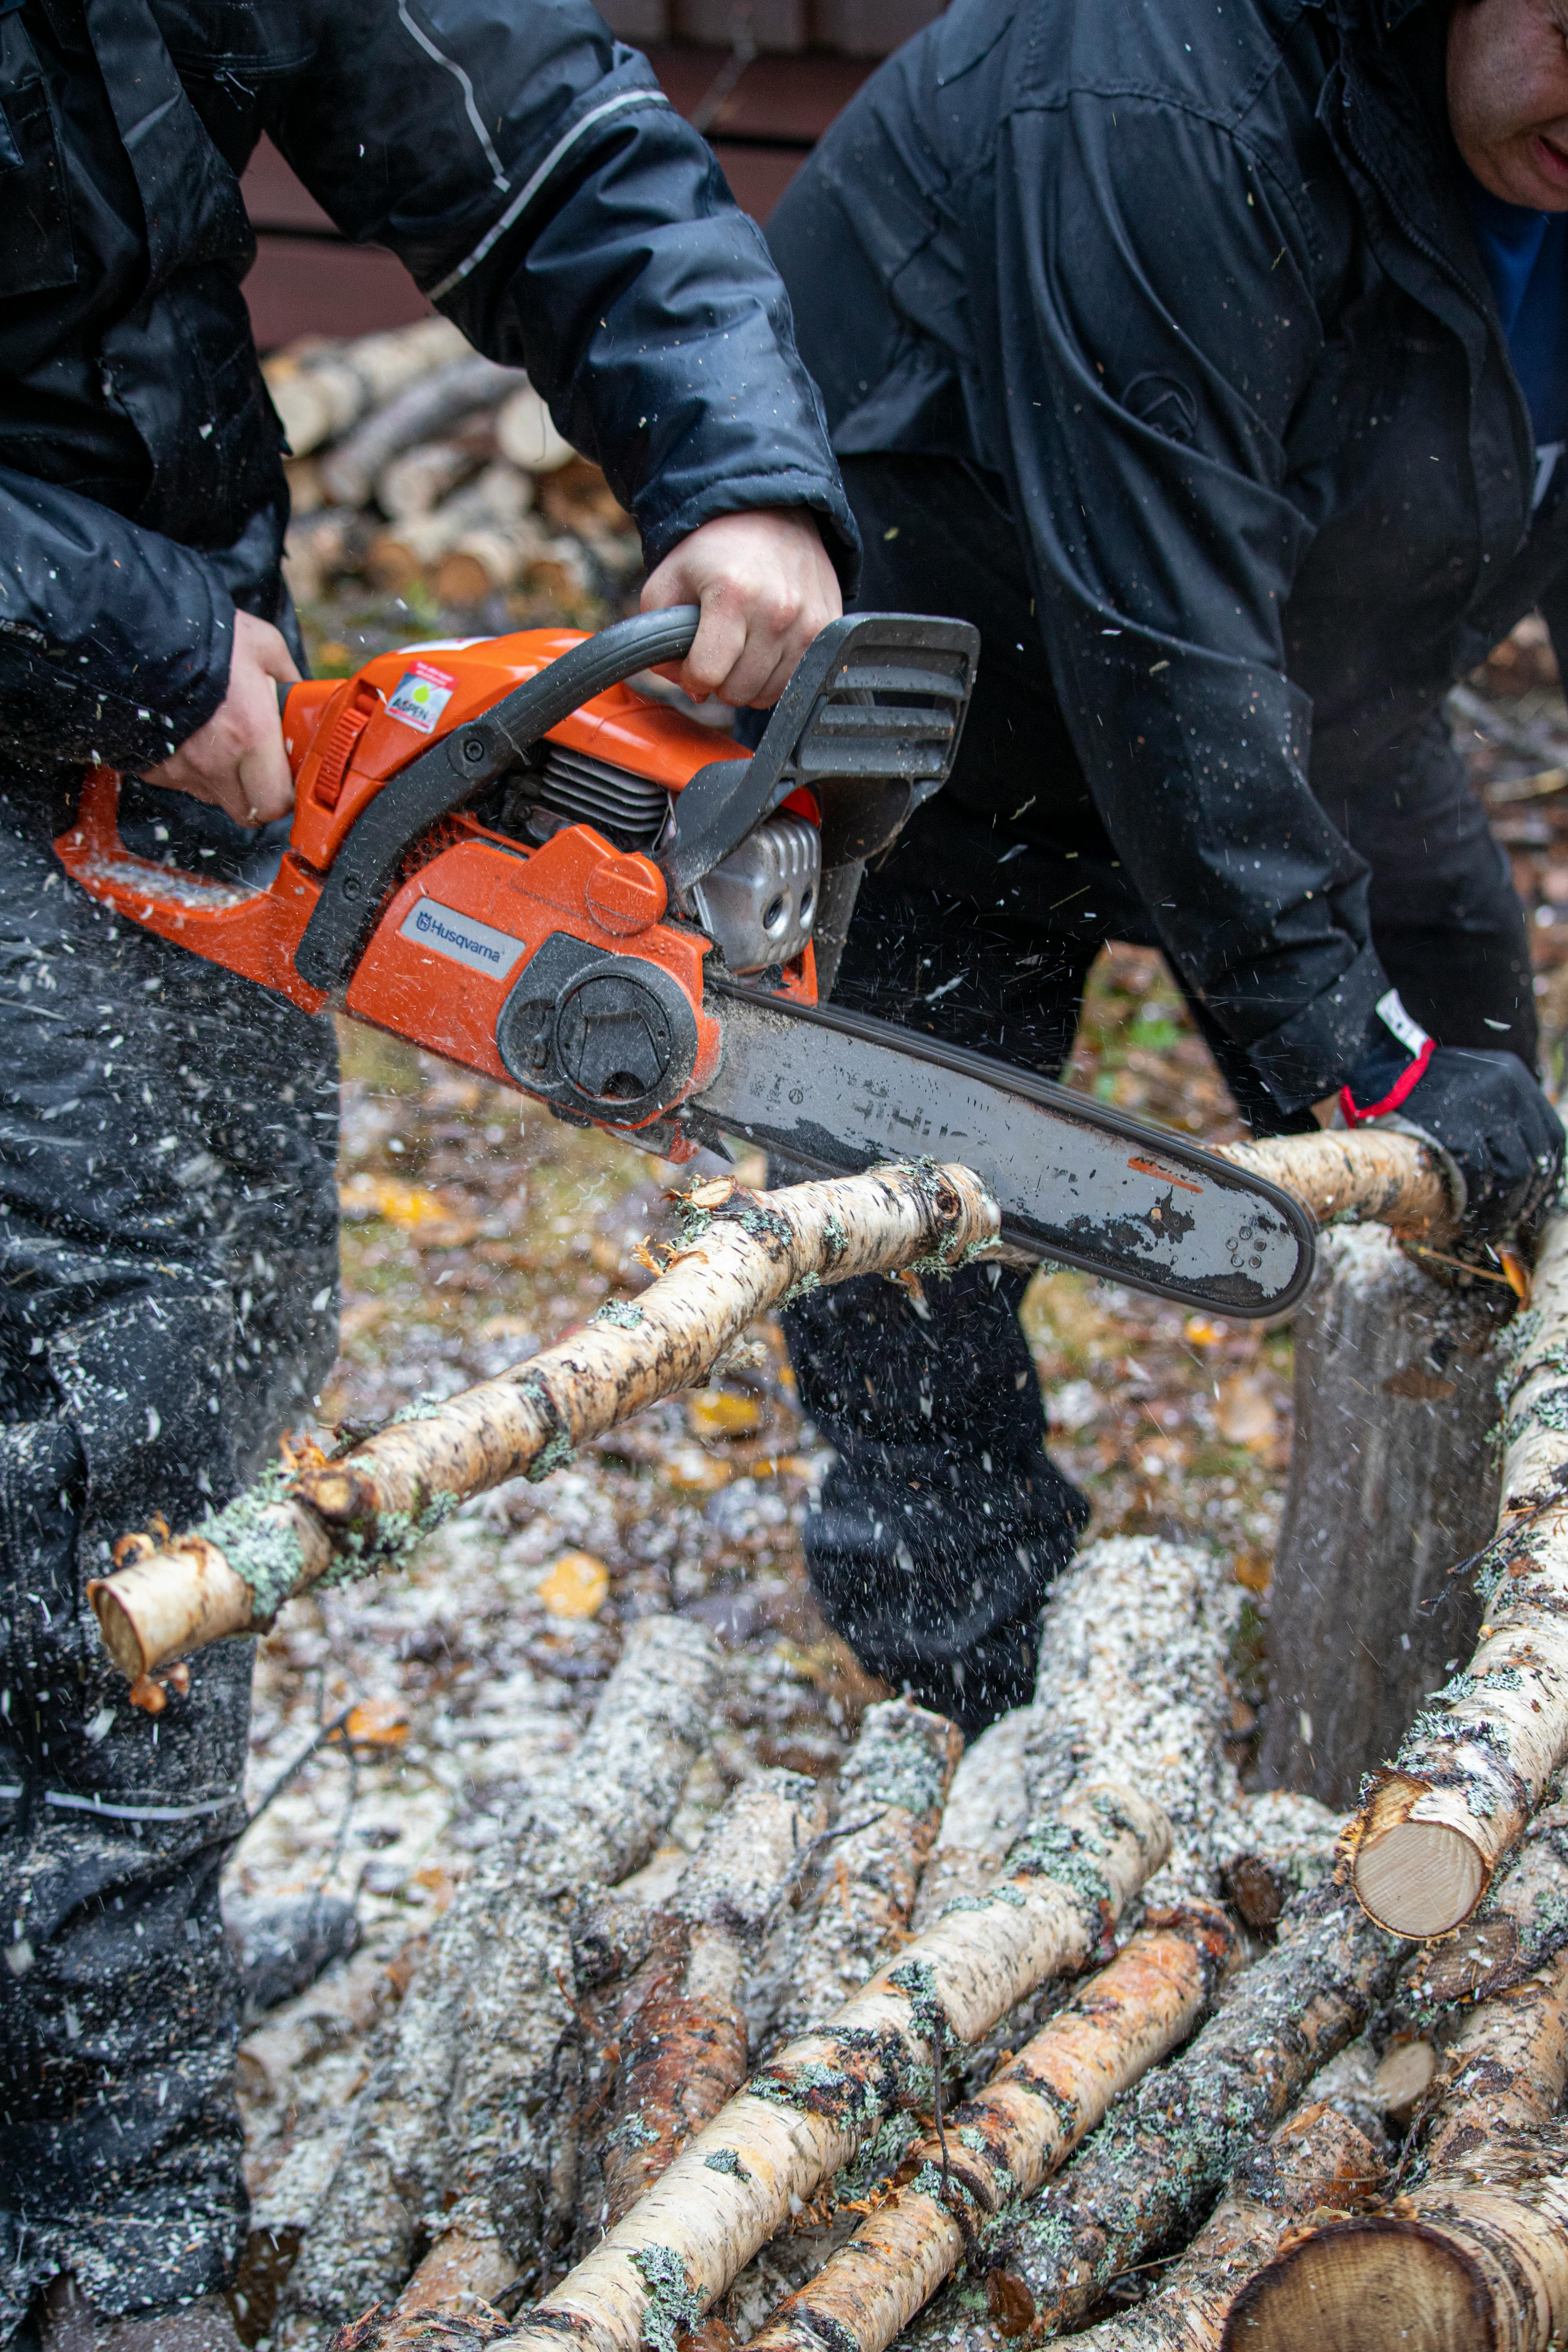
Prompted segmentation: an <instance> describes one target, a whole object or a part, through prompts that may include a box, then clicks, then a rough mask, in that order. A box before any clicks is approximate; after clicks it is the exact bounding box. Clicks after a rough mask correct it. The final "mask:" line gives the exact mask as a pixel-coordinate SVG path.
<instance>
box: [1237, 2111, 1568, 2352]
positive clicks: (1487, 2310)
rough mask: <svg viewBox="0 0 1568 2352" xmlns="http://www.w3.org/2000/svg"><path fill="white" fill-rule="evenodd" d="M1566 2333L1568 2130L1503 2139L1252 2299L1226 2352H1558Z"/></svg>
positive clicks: (1248, 2294)
mask: <svg viewBox="0 0 1568 2352" xmlns="http://www.w3.org/2000/svg"><path fill="white" fill-rule="evenodd" d="M1564 2328H1568V2130H1565V2129H1564V2128H1563V2126H1562V2125H1554V2126H1546V2127H1545V2128H1544V2129H1542V2131H1540V2132H1538V2133H1534V2134H1521V2133H1516V2132H1499V2133H1498V2134H1497V2135H1496V2136H1495V2137H1493V2138H1492V2139H1491V2141H1490V2142H1489V2144H1488V2145H1487V2146H1486V2147H1482V2148H1478V2149H1477V2150H1476V2151H1475V2152H1474V2153H1473V2154H1472V2155H1471V2156H1470V2157H1469V2158H1467V2159H1466V2160H1465V2161H1463V2162H1462V2163H1460V2164H1458V2165H1456V2166H1455V2167H1454V2168H1452V2169H1451V2170H1449V2171H1447V2172H1446V2173H1445V2174H1444V2175H1443V2177H1442V2179H1440V2180H1433V2181H1431V2182H1429V2183H1428V2184H1427V2185H1426V2187H1425V2188H1424V2189H1420V2190H1418V2191H1417V2192H1416V2193H1415V2195H1414V2196H1413V2197H1409V2198H1405V2197H1401V2198H1398V2199H1396V2200H1395V2201H1394V2210H1392V2211H1390V2212H1388V2213H1382V2214H1376V2215H1373V2216H1369V2217H1368V2218H1367V2219H1366V2220H1364V2221H1345V2222H1339V2223H1336V2224H1334V2225H1333V2226H1332V2227H1331V2228H1328V2229H1324V2230H1317V2231H1312V2232H1311V2233H1310V2235H1309V2236H1307V2237H1305V2238H1303V2239H1300V2240H1298V2241H1297V2242H1295V2243H1294V2244H1292V2245H1288V2246H1287V2247H1285V2248H1284V2250H1283V2251H1282V2252H1280V2253H1279V2254H1278V2255H1277V2256H1276V2257H1275V2259H1274V2261H1273V2262H1272V2263H1268V2265H1267V2266H1266V2267H1265V2268H1264V2269H1263V2270H1261V2271H1258V2273H1255V2275H1254V2276H1253V2277H1252V2278H1250V2279H1249V2280H1248V2281H1247V2284H1246V2285H1245V2286H1244V2287H1243V2288H1242V2290H1241V2292H1240V2293H1239V2294H1238V2295H1237V2298H1236V2301H1235V2303H1234V2305H1232V2307H1231V2312H1230V2316H1229V2318H1228V2320H1227V2321H1226V2330H1225V2334H1224V2336H1223V2337H1222V2339H1221V2343H1222V2347H1223V2352H1309V2347H1310V2352H1383V2347H1384V2346H1387V2347H1389V2352H1548V2347H1549V2346H1551V2345H1552V2344H1556V2343H1561V2341H1562V2338H1563V2329H1564Z"/></svg>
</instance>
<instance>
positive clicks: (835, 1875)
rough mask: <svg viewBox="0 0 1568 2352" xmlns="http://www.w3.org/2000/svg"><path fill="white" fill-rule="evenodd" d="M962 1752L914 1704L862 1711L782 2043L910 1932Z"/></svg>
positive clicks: (800, 1947) (946, 1726) (781, 2021)
mask: <svg viewBox="0 0 1568 2352" xmlns="http://www.w3.org/2000/svg"><path fill="white" fill-rule="evenodd" d="M962 1747H963V1738H962V1736H961V1734H960V1732H959V1730H958V1727H957V1726H956V1725H955V1724H952V1723H950V1722H949V1721H948V1719H947V1717H945V1716H943V1715H933V1714H932V1713H931V1711H930V1710H929V1709H928V1708H926V1707H923V1706H915V1704H914V1702H913V1700H912V1699H889V1700H886V1701H884V1702H883V1703H882V1704H881V1705H880V1706H870V1707H868V1708H867V1710H866V1714H865V1717H864V1719H863V1720H862V1723H861V1726H860V1736H859V1738H858V1739H857V1741H856V1743H855V1745H854V1747H853V1748H851V1749H850V1751H849V1754H848V1756H847V1758H846V1759H845V1762H844V1769H843V1770H842V1771H841V1772H840V1774H839V1776H838V1794H837V1820H836V1821H835V1823H834V1827H833V1831H832V1833H831V1835H830V1837H829V1838H828V1839H827V1840H826V1841H825V1842H824V1844H823V1846H822V1849H821V1859H820V1862H819V1864H818V1877H817V1884H816V1887H815V1888H814V1889H813V1890H812V1895H813V1899H814V1903H815V1909H814V1913H813V1916H812V1917H811V1919H810V1922H809V1924H808V1925H807V1927H806V1929H805V1934H804V1935H803V1936H802V1937H801V1938H800V1940H799V1942H798V1943H797V1945H796V1946H795V1949H794V1951H793V1953H792V1955H791V1963H790V1969H789V1981H788V1987H787V1990H786V1993H785V1997H784V2000H783V2002H782V2003H781V2005H780V2009H779V2013H778V2016H777V2017H776V2019H775V2021H774V2034H775V2039H777V2040H778V2041H781V2042H783V2041H793V2040H794V2039H795V2036H796V2035H797V2034H801V2033H805V2032H808V2031H809V2030H810V2028H811V2026H812V2025H813V2024H814V2023H815V2021H816V2019H818V2018H819V2017H831V2016H832V2014H833V2012H834V2011H835V2010H837V2009H840V2008H842V2006H843V2004H844V2003H845V2001H847V2000H848V1999H849V1997H850V1995H851V1994H852V1993H854V1992H857V1991H858V1990H859V1988H860V1986H861V1985H863V1984H864V1983H865V1981H866V1979H867V1978H868V1976H869V1975H870V1973H871V1971H872V1969H874V1968H875V1967H876V1966H877V1964H878V1962H879V1961H880V1960H883V1959H885V1958H888V1957H889V1954H890V1952H891V1951H892V1949H893V1948H894V1946H895V1945H896V1944H897V1942H898V1940H899V1938H900V1936H901V1935H902V1932H903V1930H904V1929H905V1928H906V1927H908V1926H909V1924H910V1914H911V1913H912V1912H913V1909H914V1902H915V1890H916V1888H917V1886H918V1885H919V1883H920V1874H921V1865H922V1864H923V1863H924V1861H925V1858H926V1855H927V1853H929V1852H930V1850H931V1840H932V1838H933V1836H934V1835H935V1833H936V1826H937V1822H938V1821H939V1819H940V1818H941V1814H942V1801H943V1800H944V1798H945V1797H946V1795H947V1792H948V1788H949V1785H950V1784H951V1782H952V1775H953V1769H954V1767H955V1766H956V1764H957V1762H958V1755H959V1750H960V1748H962ZM1000 1858H1001V1857H998V1859H1000ZM991 1874H992V1876H994V1874H995V1871H994V1867H993V1870H992V1873H991Z"/></svg>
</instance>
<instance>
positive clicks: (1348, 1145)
mask: <svg viewBox="0 0 1568 2352" xmlns="http://www.w3.org/2000/svg"><path fill="white" fill-rule="evenodd" d="M1218 1157H1219V1158H1220V1159H1221V1160H1230V1161H1231V1162H1232V1164H1233V1165H1234V1166H1236V1167H1237V1168H1247V1169H1250V1170H1251V1171H1252V1172H1253V1174H1254V1175H1258V1176H1267V1177H1268V1179H1269V1180H1270V1181H1271V1182H1273V1183H1276V1184H1279V1186H1281V1187H1282V1188H1283V1190H1284V1191H1285V1192H1292V1193H1294V1195H1295V1197H1296V1198H1297V1200H1299V1201H1300V1202H1303V1203H1304V1204H1305V1205H1306V1207H1308V1208H1309V1209H1310V1210H1311V1212H1312V1214H1313V1215H1314V1216H1315V1217H1316V1218H1317V1220H1318V1223H1320V1224H1321V1225H1364V1224H1376V1225H1386V1226H1388V1228H1389V1230H1390V1231H1391V1232H1392V1233H1395V1234H1399V1235H1400V1236H1401V1238H1402V1239H1404V1240H1406V1241H1413V1242H1424V1243H1426V1244H1427V1245H1428V1246H1429V1247H1433V1248H1436V1249H1448V1248H1451V1247H1452V1245H1453V1242H1454V1239H1455V1236H1456V1234H1457V1233H1458V1219H1457V1218H1456V1217H1455V1215H1454V1205H1453V1199H1452V1195H1451V1193H1450V1192H1449V1189H1448V1181H1447V1176H1446V1175H1445V1174H1444V1172H1443V1165H1442V1162H1441V1160H1439V1159H1438V1158H1437V1155H1436V1152H1435V1151H1432V1150H1428V1148H1427V1146H1426V1144H1424V1143H1419V1142H1417V1140H1416V1139H1415V1137H1414V1136H1413V1135H1398V1134H1395V1133H1394V1131H1393V1130H1392V1129H1388V1128H1381V1127H1363V1128H1357V1129H1355V1130H1354V1132H1353V1133H1342V1132H1340V1131H1338V1130H1331V1131H1330V1132H1328V1133H1326V1134H1320V1135H1274V1136H1269V1137H1268V1138H1267V1139H1265V1140H1264V1141H1263V1142H1261V1143H1226V1144H1222V1145H1221V1146H1220V1149H1219V1152H1218Z"/></svg>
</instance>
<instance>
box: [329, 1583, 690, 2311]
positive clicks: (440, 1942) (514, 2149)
mask: <svg viewBox="0 0 1568 2352" xmlns="http://www.w3.org/2000/svg"><path fill="white" fill-rule="evenodd" d="M718 1687H719V1656H718V1651H717V1648H716V1645H715V1644H714V1643H713V1641H712V1639H711V1637H710V1635H709V1634H708V1633H705V1632H704V1631H703V1630H702V1629H701V1628H700V1627H699V1626H696V1625H693V1624H692V1623H691V1622H689V1620H688V1619H684V1618H657V1617H656V1618H649V1619H645V1620H643V1621H642V1622H640V1623H638V1624H637V1625H635V1626H634V1627H633V1628H632V1630H631V1632H630V1633H629V1634H628V1637H627V1642H626V1653H625V1655H624V1656H623V1657H622V1659H621V1662H620V1664H619V1665H618V1666H617V1667H616V1671H615V1673H614V1674H613V1675H611V1677H610V1679H609V1681H608V1683H607V1684H606V1685H605V1692H604V1695H603V1696H602V1697H601V1699H600V1701H599V1705H598V1706H597V1708H596V1709H595V1715H594V1718H593V1721H592V1723H591V1724H590V1726H589V1727H588V1729H587V1731H586V1732H585V1733H584V1737H583V1738H582V1740H581V1741H580V1743H579V1745H578V1747H577V1748H576V1750H575V1751H574V1755H573V1756H572V1757H571V1759H569V1761H568V1762H567V1763H566V1764H565V1766H564V1767H563V1769H562V1770H561V1772H560V1774H559V1775H558V1777H557V1779H556V1780H555V1781H554V1782H553V1783H552V1784H551V1785H547V1786H546V1787H544V1788H542V1789H541V1790H538V1791H537V1792H535V1793H534V1794H533V1795H532V1796H531V1798H530V1801H529V1802H528V1804H527V1806H526V1807H525V1809H524V1810H523V1811H522V1812H521V1816H520V1817H519V1819H518V1820H517V1821H516V1822H513V1823H512V1824H510V1826H509V1830H508V1832H507V1834H506V1835H505V1836H504V1837H503V1838H501V1839H500V1840H498V1841H497V1843H495V1844H494V1845H493V1846H491V1847H489V1848H488V1849H487V1850H486V1852H485V1853H484V1855H483V1856H482V1857H481V1859H480V1860H479V1862H478V1863H477V1864H475V1866H474V1869H473V1872H472V1873H471V1874H470V1876H469V1877H468V1879H467V1880H466V1881H465V1882H464V1884H463V1885H462V1886H461V1887H460V1888H459V1889H458V1894H457V1895H456V1897H455V1898H454V1900H453V1902H452V1905H451V1906H450V1908H449V1909H448V1910H447V1913H446V1915H445V1916H444V1917H443V1919H442V1921H441V1924H440V1926H439V1927H438V1928H437V1931H436V1934H435V1936H434V1937H433V1938H432V1943H431V1948H430V1951H429V1953H428V1955H427V1956H426V1959H425V1961H424V1963H423V1965H422V1966H421V1968H420V1969H419V1970H418V1972H417V1974H416V1976H415V1978H414V1980H413V1982H412V1983H411V1984H410V1986H409V1989H408V1991H407V1993H406V1994H405V1998H404V2000H403V2002H402V2004H401V2006H400V2008H399V2009H398V2011H397V2012H396V2015H395V2019H394V2020H393V2021H391V2024H390V2026H389V2029H388V2031H387V2033H386V2036H385V2039H384V2042H383V2043H382V2045H381V2047H380V2048H379V2050H378V2051H377V2053H376V2057H375V2062H374V2064H373V2068H372V2073H371V2075H370V2078H369V2080H368V2082H367V2084H366V2085H365V2088H364V2090H363V2092H362V2094H361V2095H360V2099H359V2102H358V2105H357V2108H356V2113H355V2117H354V2124H353V2132H352V2134H351V2136H350V2138H349V2142H348V2146H347V2147H346V2149H345V2151H344V2153H343V2156H342V2158H341V2160H340V2162H339V2165H338V2168H337V2170H336V2172H335V2174H334V2175H333V2178H332V2181H331V2186H330V2187H329V2189H328V2190H327V2193H326V2196H325V2197H324V2199H323V2200H322V2203H321V2209H320V2210H319V2211H318V2213H317V2215H316V2218H315V2221H314V2223H313V2225H312V2227H311V2229H310V2231H309V2233H308V2234H307V2237H306V2239H305V2242H304V2245H303V2247H302V2248H301V2250H300V2258H299V2261H298V2263H296V2265H295V2268H294V2272H293V2274H292V2276H291V2277H290V2279H289V2285H288V2288H287V2290H286V2295H285V2308H286V2309H287V2311H288V2312H289V2314H290V2315H292V2319H293V2322H294V2334H293V2339H292V2340H295V2341H300V2340H302V2339H303V2340H317V2339H319V2337H320V2336H321V2334H322V2333H324V2332H325V2331H326V2330H327V2329H328V2328H330V2327H331V2326H339V2325H341V2324H342V2322H344V2321H345V2320H349V2319H353V2318H354V2317H356V2316H357V2315H359V2314H360V2313H362V2312H363V2311H364V2310H365V2309H366V2307H367V2306H368V2305H371V2304H374V2303H378V2302H382V2301H385V2300H389V2299H390V2298H391V2297H392V2296H394V2295H395V2294H397V2292H398V2290H399V2289H400V2288H401V2287H402V2285H403V2284H404V2281H405V2279H406V2278H407V2276H408V2273H409V2271H410V2268H411V2266H412V2264H413V2262H414V2258H415V2253H416V2248H417V2244H418V2241H419V2238H420V2236H421V2234H422V2233H426V2232H430V2233H434V2234H436V2235H437V2236H439V2235H440V2234H441V2233H442V2232H443V2231H444V2230H446V2229H447V2228H448V2227H458V2228H461V2229H462V2230H464V2231H465V2232H466V2234H467V2235H468V2236H469V2237H470V2238H471V2239H473V2240H475V2241H477V2242H479V2244H480V2245H482V2244H483V2242H485V2241H487V2240H490V2239H493V2240H494V2241H495V2242H496V2243H497V2244H498V2246H499V2249H500V2255H499V2257H496V2258H493V2259H500V2258H504V2260H505V2261H506V2262H509V2263H510V2264H511V2265H512V2274H513V2275H514V2276H515V2275H516V2273H517V2271H518V2269H519V2268H521V2267H527V2266H529V2265H531V2264H532V2265H537V2263H538V2262H539V2260H540V2258H541V2254H542V2252H544V2251H545V2250H547V2249H548V2247H549V2246H550V2245H551V2244H552V2243H553V2242H556V2241H557V2240H558V2239H559V2238H560V2237H561V2236H562V2235H563V2232H564V2231H565V2229H566V2227H567V2226H568V2225H569V2222H570V2220H571V2216H572V2213H573V2210H574V2173H575V2152H576V2140H575V2129H574V2086H575V2077H576V2071H577V2064H578V2038H579V2030H580V2029H579V2021H578V2012H577V2008H576V2002H575V1998H574V1956H573V1945H572V1935H571V1927H572V1920H571V1905H570V1902H569V1901H568V1900H565V1899H563V1898H566V1897H568V1896H569V1895H570V1894H571V1892H572V1890H573V1889H574V1888H580V1887H581V1886H582V1885H584V1883H585V1882H589V1881H595V1880H598V1881H604V1880H614V1879H617V1878H621V1877H624V1876H625V1875H626V1873H627V1872H628V1871H630V1870H633V1869H636V1868H637V1867H638V1865H639V1864H641V1863H642V1862H644V1861H645V1860H646V1859H647V1855H648V1853H650V1852H651V1851H652V1848H653V1845H654V1843H655V1841H656V1840H657V1838H658V1835H659V1832H660V1831H661V1830H662V1829H663V1827H664V1824H665V1823H666V1822H668V1819H669V1817H670V1815H671V1813H672V1812H673V1811H674V1809H675V1805H676V1802H677V1801H678V1799H679V1794H680V1790H681V1786H682V1784H683V1782H684V1780H685V1778H686V1775H687V1773H688V1772H689V1769H690V1767H691V1764H692V1762H693V1760H694V1759H695V1755H696V1751H697V1747H698V1744H699V1742H700V1738H701V1734H702V1727H703V1726H704V1725H705V1724H706V1722H707V1719H708V1716H709V1713H710V1708H711V1707H712V1706H713V1704H714V1701H715V1698H716V1696H717V1693H718ZM465 2198H467V2199H468V2200H470V2202H469V2204H468V2206H467V2207H465V2208H464V2209H462V2210H458V2211H456V2212H454V2210H453V2200H459V2199H465ZM467 2259H468V2260H470V2261H471V2262H474V2263H476V2265H477V2263H478V2260H479V2256H478V2253H477V2252H475V2253H472V2254H470V2255H469V2256H468V2258H467ZM493 2274H494V2273H493V2266H492V2272H491V2275H492V2276H493ZM475 2277H476V2279H477V2277H478V2270H477V2267H476V2270H475ZM491 2291H492V2292H493V2291H495V2290H494V2289H493V2288H492V2290H491Z"/></svg>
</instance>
